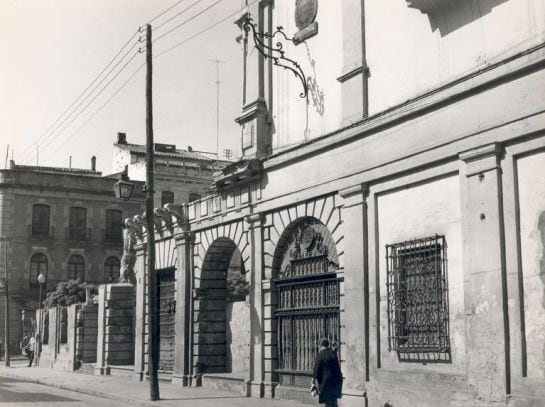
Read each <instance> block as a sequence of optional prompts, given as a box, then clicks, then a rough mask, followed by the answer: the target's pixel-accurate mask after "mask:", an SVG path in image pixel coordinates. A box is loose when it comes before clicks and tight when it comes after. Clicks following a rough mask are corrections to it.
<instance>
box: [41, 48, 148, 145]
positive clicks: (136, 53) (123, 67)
mask: <svg viewBox="0 0 545 407" xmlns="http://www.w3.org/2000/svg"><path fill="white" fill-rule="evenodd" d="M138 54H139V52H135V53H134V55H133V56H132V57H131V58H130V59H129V60H128V61H127V62H126V63H125V65H123V66H122V67H121V69H120V70H119V71H118V72H117V73H116V74H115V75H114V77H113V78H112V79H110V80H109V81H108V83H106V85H104V87H103V88H102V89H101V90H100V91H99V92H98V93H97V94H96V95H95V97H94V98H93V99H91V100H90V101H89V103H87V104H86V105H85V107H84V108H83V109H82V110H81V111H80V112H79V113H78V114H77V115H76V116H75V117H74V118H73V119H72V120H70V122H69V123H68V124H67V125H66V126H65V127H64V128H63V129H62V130H61V131H60V132H59V133H58V134H57V135H56V136H55V137H53V138H52V139H51V140H49V141H48V142H47V143H46V144H45V146H43V147H42V149H46V148H47V147H48V146H49V145H50V144H51V143H52V142H53V141H54V140H55V139H56V138H58V137H59V136H60V135H61V134H62V133H63V132H64V131H65V130H66V129H67V128H68V127H69V126H70V125H71V124H72V123H73V122H74V121H75V120H76V119H77V118H78V117H79V116H81V115H82V114H83V112H85V110H86V109H87V108H88V107H89V106H90V105H91V103H93V102H94V101H95V100H96V99H97V98H98V97H99V96H100V95H101V94H102V93H103V92H104V90H106V88H107V87H108V86H109V85H110V84H111V83H112V82H113V81H114V80H115V78H117V77H118V76H119V74H121V72H123V71H124V70H125V68H126V67H127V65H129V64H130V63H131V62H132V60H133V59H134V58H135V57H136V56H137V55H138Z"/></svg>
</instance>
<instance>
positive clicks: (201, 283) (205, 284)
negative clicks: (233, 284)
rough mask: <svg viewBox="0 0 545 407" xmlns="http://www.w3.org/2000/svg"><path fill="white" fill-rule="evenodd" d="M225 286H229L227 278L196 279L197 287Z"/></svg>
mask: <svg viewBox="0 0 545 407" xmlns="http://www.w3.org/2000/svg"><path fill="white" fill-rule="evenodd" d="M225 287H227V280H225V279H221V280H196V281H195V288H203V289H209V288H225Z"/></svg>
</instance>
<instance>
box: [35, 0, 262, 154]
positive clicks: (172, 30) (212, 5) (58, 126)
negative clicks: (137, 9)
mask: <svg viewBox="0 0 545 407" xmlns="http://www.w3.org/2000/svg"><path fill="white" fill-rule="evenodd" d="M184 1H185V0H180V1H178V2H177V3H175V4H174V5H172V6H171V7H169V8H168V9H166V10H164V11H163V12H161V13H160V14H158V15H157V16H155V17H154V18H152V19H151V20H149V21H148V23H151V22H153V21H155V20H157V19H158V18H159V17H161V16H163V15H165V14H166V13H167V12H168V11H170V10H172V9H173V8H175V7H176V6H178V5H180V4H181V3H183V2H184ZM221 1H222V0H217V1H215V2H214V3H213V4H211V5H209V6H207V7H206V8H204V9H203V10H201V11H200V12H198V13H197V14H195V15H193V16H192V17H190V18H188V19H186V20H184V21H183V22H182V23H180V24H178V25H177V26H175V27H173V28H172V29H170V30H169V31H167V32H165V33H164V34H162V35H160V36H159V37H157V38H156V39H155V40H154V42H155V41H158V40H160V39H162V38H163V37H165V36H166V35H168V34H170V33H172V32H174V31H176V30H178V29H180V28H181V27H183V26H185V25H186V24H188V23H189V22H190V21H192V20H194V19H195V18H197V17H199V16H201V15H202V14H204V13H205V12H206V11H208V10H210V9H212V8H213V7H214V6H216V5H217V4H219V3H220V2H221ZM257 1H259V0H254V1H253V2H252V3H250V4H249V5H252V4H254V3H256V2H257ZM200 2H202V0H199V1H197V2H195V3H193V4H192V5H190V6H189V7H187V8H185V9H184V10H182V11H181V12H179V13H177V14H176V15H174V16H172V17H170V18H168V19H167V20H165V21H163V22H162V23H160V24H159V25H158V26H157V27H156V28H155V29H157V28H158V27H163V26H165V25H166V24H167V23H168V22H170V21H173V20H174V19H175V18H176V17H178V16H180V15H182V14H183V13H185V12H186V11H187V10H189V9H190V8H192V7H193V6H195V5H197V4H198V3H200ZM239 12H240V10H237V11H235V12H233V13H231V14H229V15H227V16H226V17H224V18H222V19H221V20H219V21H217V22H216V23H214V24H211V25H210V26H208V27H206V28H205V29H203V30H201V31H199V32H198V33H196V34H194V35H192V36H190V37H188V38H186V39H185V40H183V41H181V42H179V43H177V44H175V45H174V46H172V47H170V48H168V49H166V50H164V51H162V52H160V53H159V54H157V55H156V56H155V58H157V57H159V56H161V55H163V54H165V53H167V52H170V51H172V50H173V49H175V48H177V47H179V46H181V45H183V44H185V43H187V42H189V41H191V40H192V39H194V38H196V37H197V36H199V35H201V34H203V33H204V32H206V31H208V30H210V29H212V28H214V27H216V26H217V25H219V24H221V23H222V22H224V21H226V20H227V19H229V18H231V17H233V16H234V15H236V14H237V13H239ZM139 32H141V28H139V29H138V30H137V31H136V32H135V33H134V34H133V35H132V36H131V37H130V38H129V40H128V41H127V42H126V43H125V44H124V45H123V47H122V48H121V49H120V50H119V51H118V53H117V54H116V55H115V56H114V57H113V58H112V60H111V61H110V62H109V63H108V64H107V65H106V67H105V68H104V69H102V71H101V72H100V73H99V74H98V75H97V77H96V78H95V79H94V80H93V81H92V82H91V84H90V85H89V86H87V88H86V89H85V90H84V91H83V92H82V93H81V94H80V96H78V98H76V99H75V100H74V102H72V104H71V105H70V106H69V107H68V108H67V109H66V110H65V112H63V114H62V115H61V116H59V118H57V120H55V122H53V124H52V125H51V126H50V127H49V128H48V129H47V130H46V131H45V132H44V134H42V136H43V135H45V134H47V133H48V132H49V130H51V128H53V126H55V125H56V124H57V123H58V121H59V120H60V119H61V118H62V117H63V116H64V115H65V114H66V113H67V112H68V111H70V110H71V109H72V107H74V105H75V104H76V103H77V102H78V101H79V100H80V98H81V97H82V96H83V95H84V94H85V93H86V92H87V91H88V90H89V89H90V88H91V87H92V86H93V85H94V84H95V82H96V81H97V80H98V79H99V78H100V77H101V76H102V75H103V74H104V72H106V70H108V68H109V67H110V65H111V64H112V63H113V62H114V61H115V60H116V58H117V57H118V56H119V55H120V54H121V53H122V52H123V50H124V49H125V48H126V47H127V45H129V44H130V42H131V41H132V40H133V39H134V37H135V36H136V35H137V34H138V33H139ZM140 41H141V38H140V39H139V40H138V41H137V42H135V43H134V44H133V46H132V47H131V48H130V49H129V50H128V51H127V52H126V53H125V54H124V55H123V57H122V58H121V60H120V61H118V62H117V63H116V65H115V66H114V67H112V68H111V69H110V70H109V71H108V73H107V74H106V76H105V77H104V78H102V80H101V81H100V82H99V83H98V84H96V85H95V86H94V88H93V89H92V91H91V92H90V93H89V94H88V95H87V96H86V97H85V98H84V99H83V100H82V101H80V102H79V103H78V105H77V107H76V108H74V110H73V111H72V112H71V113H70V115H68V116H67V117H65V118H64V120H63V121H62V122H61V123H59V124H58V125H57V127H56V128H55V130H54V131H53V133H52V134H50V135H49V136H48V137H47V138H46V139H45V140H44V141H47V140H48V139H50V138H51V136H52V135H53V134H55V132H56V131H57V130H58V129H59V128H60V126H62V124H64V123H65V122H66V121H67V120H68V118H69V117H70V116H71V115H73V114H74V112H75V111H76V110H77V109H78V108H79V107H81V105H82V104H83V103H84V102H85V101H86V100H87V99H89V97H90V96H91V95H92V94H93V92H95V91H96V89H97V88H98V87H99V86H100V85H101V84H102V83H103V82H104V81H105V80H106V78H107V77H108V76H109V75H110V74H111V73H112V72H113V71H114V70H115V68H116V67H118V66H119V65H120V64H121V62H122V61H123V60H124V59H125V58H126V56H127V55H128V54H129V53H130V51H131V50H133V49H134V48H135V46H136V45H137V44H138V42H140ZM139 52H140V50H139V51H138V52H136V53H135V54H134V55H133V56H132V57H131V58H130V59H129V61H127V62H126V63H125V64H124V65H123V67H122V68H121V69H120V70H119V71H118V72H117V73H116V74H115V75H114V76H113V78H111V79H110V80H109V81H108V82H107V83H106V85H105V86H103V87H102V89H100V91H99V92H98V94H96V95H95V96H94V97H93V98H92V99H91V100H90V101H89V102H88V103H87V104H86V105H85V106H84V107H83V108H82V109H81V111H80V112H78V113H77V114H76V116H75V117H73V118H72V120H70V122H69V123H68V124H66V126H64V128H63V129H62V130H61V131H60V132H59V133H58V134H57V135H56V136H55V137H53V138H51V139H50V140H49V141H48V142H47V143H46V144H45V145H44V146H43V147H42V149H45V148H47V147H48V146H49V145H51V143H52V142H53V141H54V140H56V139H57V138H58V137H60V135H61V134H62V133H63V132H65V131H66V130H67V128H68V127H69V126H70V125H71V124H72V123H73V122H74V121H75V120H77V119H78V118H79V117H80V116H81V115H82V114H83V113H85V111H86V110H87V109H88V108H89V106H90V105H91V104H92V103H93V102H94V101H95V100H96V99H97V98H98V97H99V96H100V95H101V94H102V93H103V92H104V91H105V90H106V89H107V88H108V86H110V84H111V83H112V82H113V81H114V80H115V79H116V78H117V77H118V76H119V75H120V74H121V72H123V71H124V70H125V69H126V67H127V66H128V65H129V63H130V62H131V61H132V60H133V59H134V58H135V57H136V56H137V55H138V53H139ZM143 66H144V64H142V65H141V66H140V67H139V68H138V69H137V70H136V71H135V72H134V73H133V74H132V75H131V76H130V77H129V78H128V79H127V80H126V81H125V82H124V83H123V84H122V85H121V86H120V87H119V88H118V89H117V90H116V91H115V92H114V93H113V94H112V95H111V96H110V97H109V98H108V99H107V100H106V102H105V103H104V104H102V105H101V106H100V108H99V109H97V110H96V111H95V112H94V113H93V114H92V115H91V116H90V117H89V118H88V119H87V120H86V121H85V122H84V123H83V124H82V125H81V126H80V127H79V128H78V129H77V130H75V131H74V132H73V133H72V134H71V135H70V136H69V137H68V138H67V140H69V139H71V138H72V137H74V136H75V135H76V134H77V133H78V132H79V131H81V129H82V128H83V127H85V126H86V125H87V124H88V123H89V122H90V121H91V120H92V119H93V118H94V117H96V115H97V114H98V113H99V112H100V111H102V109H104V108H105V107H106V106H107V105H108V103H109V102H110V101H111V100H112V99H113V98H114V97H115V96H116V95H117V94H118V93H119V92H120V91H121V90H122V89H123V88H124V87H125V86H126V85H127V84H128V83H129V82H130V80H131V79H132V78H133V77H134V76H135V75H136V73H137V72H139V71H140V70H141V69H142V67H143ZM42 136H40V137H42ZM37 143H38V140H37V141H36V142H34V143H33V144H31V146H33V145H36V144H37ZM57 150H58V148H57V149H55V151H54V152H56V151H57ZM54 152H53V153H51V154H50V155H49V156H48V158H49V157H51V155H52V154H54ZM27 156H28V154H27ZM33 157H34V155H31V156H30V158H33Z"/></svg>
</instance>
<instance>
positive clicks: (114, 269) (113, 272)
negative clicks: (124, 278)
mask: <svg viewBox="0 0 545 407" xmlns="http://www.w3.org/2000/svg"><path fill="white" fill-rule="evenodd" d="M119 268H120V263H119V259H118V258H117V257H114V256H112V257H108V258H107V259H106V261H105V262H104V283H106V284H108V283H113V282H115V281H118V280H119Z"/></svg>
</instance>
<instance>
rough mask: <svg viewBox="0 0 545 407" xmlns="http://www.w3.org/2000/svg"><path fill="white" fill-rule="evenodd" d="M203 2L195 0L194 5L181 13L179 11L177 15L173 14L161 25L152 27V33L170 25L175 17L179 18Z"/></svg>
mask: <svg viewBox="0 0 545 407" xmlns="http://www.w3.org/2000/svg"><path fill="white" fill-rule="evenodd" d="M202 1H203V0H197V1H196V2H195V3H193V4H191V5H190V6H188V7H186V8H184V9H183V10H182V11H180V12H179V13H177V14H174V15H173V16H172V17H170V18H169V19H168V20H165V21H163V22H162V23H161V24H159V25H157V26H155V27H153V31H157V30H158V29H160V28H161V27H163V26H164V25H165V24H168V23H170V22H171V21H172V20H174V19H175V18H176V17H179V16H181V15H182V14H184V13H185V12H186V11H188V10H190V9H191V8H193V6H196V5H197V4H199V3H201V2H202Z"/></svg>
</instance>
